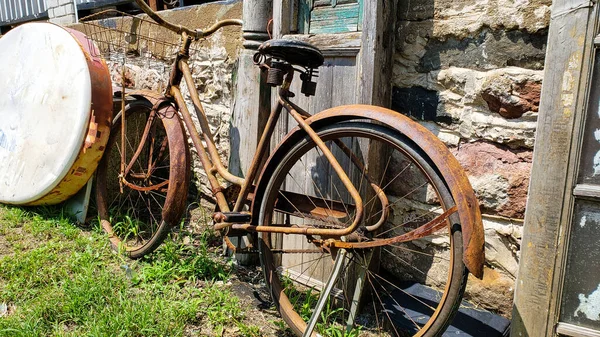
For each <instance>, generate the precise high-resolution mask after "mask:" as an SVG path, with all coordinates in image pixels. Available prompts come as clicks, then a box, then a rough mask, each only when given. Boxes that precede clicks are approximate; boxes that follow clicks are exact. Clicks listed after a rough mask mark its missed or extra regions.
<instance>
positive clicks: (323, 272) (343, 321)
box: [260, 123, 464, 336]
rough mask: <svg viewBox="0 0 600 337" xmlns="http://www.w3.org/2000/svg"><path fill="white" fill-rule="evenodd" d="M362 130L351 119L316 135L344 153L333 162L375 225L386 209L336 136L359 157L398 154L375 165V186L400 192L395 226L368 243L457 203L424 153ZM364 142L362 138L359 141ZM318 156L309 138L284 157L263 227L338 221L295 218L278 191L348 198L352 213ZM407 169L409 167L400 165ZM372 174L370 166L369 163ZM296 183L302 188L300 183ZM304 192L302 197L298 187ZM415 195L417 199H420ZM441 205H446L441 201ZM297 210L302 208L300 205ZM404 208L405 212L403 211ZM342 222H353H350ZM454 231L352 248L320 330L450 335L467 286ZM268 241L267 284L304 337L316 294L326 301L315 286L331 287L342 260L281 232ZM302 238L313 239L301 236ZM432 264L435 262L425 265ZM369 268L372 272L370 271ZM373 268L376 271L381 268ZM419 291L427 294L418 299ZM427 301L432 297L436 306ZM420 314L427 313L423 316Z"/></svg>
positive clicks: (372, 129) (369, 128)
mask: <svg viewBox="0 0 600 337" xmlns="http://www.w3.org/2000/svg"><path fill="white" fill-rule="evenodd" d="M356 125H357V124H356V123H355V124H352V123H350V124H347V125H345V126H342V127H330V128H327V129H324V130H321V131H320V136H321V137H322V138H323V139H324V140H326V141H327V143H328V145H329V148H330V149H331V150H332V152H334V154H335V153H336V152H337V153H338V156H336V157H338V160H339V161H340V164H342V166H344V165H346V166H345V168H346V170H347V172H350V173H349V176H351V178H352V179H353V181H354V183H355V186H358V189H359V190H360V192H361V195H364V196H365V197H366V198H365V197H363V202H364V203H365V205H366V210H367V215H366V217H365V221H366V222H369V221H371V222H372V221H373V220H372V219H371V218H377V214H378V210H377V209H376V206H375V205H376V204H379V208H381V204H380V203H378V202H377V201H376V200H377V199H376V198H375V199H374V198H373V192H370V193H371V194H370V195H369V194H368V193H369V191H368V189H367V188H366V187H365V186H367V185H368V181H367V180H366V179H365V178H364V176H365V170H364V169H358V168H357V167H356V165H353V164H351V163H350V161H349V160H344V159H341V158H342V157H346V158H347V156H343V155H341V154H342V151H340V149H339V146H338V145H337V144H336V142H334V141H333V139H336V138H341V139H343V141H344V143H345V144H347V145H348V147H349V148H353V149H356V151H355V153H358V152H361V153H362V154H364V153H365V152H368V151H369V149H370V148H371V147H374V146H383V148H386V147H389V148H390V149H392V150H393V152H394V153H393V154H392V155H390V156H389V157H388V158H386V159H385V160H383V162H384V164H383V165H381V160H379V162H380V163H379V165H380V166H381V167H383V168H385V169H384V170H380V171H386V172H387V173H384V174H382V175H381V177H378V178H377V180H378V182H377V183H378V184H379V185H380V186H381V187H384V186H385V187H386V188H385V189H386V194H387V193H390V195H392V193H395V194H401V195H400V196H397V198H395V199H394V201H393V203H392V205H393V206H394V207H393V209H394V213H393V214H392V215H391V216H390V218H391V219H393V220H394V221H396V223H394V225H391V224H390V222H394V221H388V223H386V224H385V225H384V227H382V228H381V229H379V230H378V232H377V233H376V234H369V235H364V237H363V238H362V239H363V240H376V239H378V238H379V237H390V236H396V235H400V234H402V233H405V232H406V231H408V230H410V229H414V228H417V227H419V226H421V225H423V223H426V222H427V221H425V220H429V219H430V218H432V217H433V218H435V216H436V215H437V214H439V213H440V212H441V211H442V210H444V209H447V208H449V207H451V206H452V198H451V197H450V193H449V192H448V191H447V189H446V187H445V185H444V184H443V182H442V180H441V178H440V177H438V176H437V172H436V171H435V170H434V169H433V168H431V166H430V165H429V163H428V162H427V160H425V159H423V158H422V157H420V155H421V154H420V153H419V152H418V151H415V150H414V149H413V148H412V147H411V146H407V145H405V144H403V143H402V142H398V141H396V142H392V141H391V140H392V138H391V137H390V135H389V131H386V130H385V129H384V128H382V127H379V126H373V125H364V124H361V126H356ZM358 138H365V139H366V140H362V141H359V140H355V139H358ZM404 141H406V140H404ZM353 142H354V143H353ZM366 143H368V144H366ZM336 147H337V149H336ZM308 149H310V150H308ZM319 151H320V150H315V149H314V148H313V145H312V142H311V141H309V140H307V139H305V140H303V141H302V142H301V143H300V144H298V145H296V146H295V147H294V148H293V149H292V151H290V153H291V154H288V155H287V156H286V157H285V158H284V160H283V161H282V164H280V165H279V167H278V168H277V169H276V170H275V172H273V174H274V178H273V180H272V181H271V182H270V183H269V186H268V187H267V190H266V191H267V192H266V193H267V194H266V197H265V199H264V200H263V207H262V208H261V209H262V210H263V214H261V219H260V222H261V223H262V224H263V225H272V222H276V223H282V224H296V225H298V226H303V225H321V226H328V225H331V224H332V223H333V222H334V221H332V220H331V217H328V218H327V219H322V218H319V219H315V218H314V217H311V216H308V217H307V216H305V215H300V213H301V212H300V211H297V212H295V213H296V214H297V215H296V216H294V215H291V214H290V212H287V211H282V210H277V209H273V207H274V205H275V202H276V200H277V198H278V197H277V196H279V198H285V195H283V194H281V193H277V194H275V193H273V192H272V191H276V190H279V189H280V188H281V187H283V188H284V189H287V190H294V192H302V193H308V194H312V195H313V196H314V197H315V198H321V199H325V200H331V199H336V200H338V201H341V200H345V201H344V203H345V204H346V205H347V206H345V207H347V208H349V209H350V208H351V207H350V206H348V205H350V204H351V203H350V202H348V197H347V196H344V195H342V194H343V193H342V192H341V191H340V188H339V185H340V184H339V178H337V180H338V181H337V182H336V178H334V179H331V180H330V181H329V182H327V180H323V179H321V178H322V176H323V175H324V174H326V173H324V172H328V170H329V169H330V168H328V166H329V165H330V164H328V163H327V162H326V161H324V160H321V161H319V158H320V157H322V156H321V155H322V154H320V153H319ZM305 152H306V153H305ZM353 152H354V151H353ZM388 152H389V149H388ZM363 157H364V156H363ZM314 158H317V161H316V164H310V163H309V162H310V161H311V159H314ZM376 161H377V160H376ZM402 163H404V165H401V164H402ZM366 168H367V170H368V169H369V167H368V165H367V167H366ZM302 170H304V171H305V172H310V171H311V170H312V173H310V174H304V175H302V174H301V173H299V172H301V171H302ZM401 172H404V173H401ZM319 174H320V175H319ZM418 174H420V175H421V177H420V178H421V179H422V180H424V181H426V182H425V184H423V185H421V186H419V184H420V183H419V184H416V185H415V184H414V182H415V181H419V177H417V175H418ZM406 176H408V177H410V178H411V180H412V182H411V181H404V180H403V181H402V184H400V183H399V180H398V179H399V178H398V177H401V178H402V179H405V178H406ZM300 180H302V182H299V181H300ZM323 181H325V182H326V183H327V184H329V187H328V188H327V191H325V188H324V187H323ZM365 181H366V183H365ZM307 186H309V187H310V188H307ZM300 189H301V190H303V191H298V190H300ZM400 192H402V193H400ZM417 194H419V196H416V195H417ZM336 197H337V198H336ZM373 200H375V201H373ZM400 200H403V201H400ZM423 200H428V201H427V202H425V203H421V204H420V205H418V206H419V207H417V205H416V204H417V203H418V201H423ZM436 200H437V201H436ZM440 200H442V201H443V202H439V201H440ZM400 206H401V207H400ZM369 207H370V208H371V209H369ZM419 208H420V209H419ZM436 208H437V209H436ZM298 209H301V207H299V206H298ZM402 209H404V210H405V212H404V213H403V214H399V211H400V210H402ZM380 210H381V209H380ZM380 210H379V211H380ZM348 213H351V211H349V212H348ZM369 214H370V215H369ZM402 217H406V221H402V222H398V221H397V219H399V218H402ZM456 219H457V217H456V214H454V215H453V216H452V217H451V220H452V223H458V221H456ZM344 221H345V223H346V224H347V223H348V221H349V220H348V219H345V220H344ZM350 222H351V221H350ZM365 224H367V223H365ZM398 224H400V225H401V226H400V225H398ZM386 226H387V227H386ZM401 227H402V228H401ZM457 229H458V228H457V227H454V228H453V229H451V227H450V226H447V227H446V229H445V231H444V232H436V233H433V234H432V235H430V236H429V237H427V238H423V239H420V240H418V241H415V242H409V243H406V244H393V245H391V246H383V247H380V248H376V249H365V250H355V251H352V252H350V254H349V258H348V259H347V263H346V267H345V269H344V271H343V273H342V275H344V276H342V277H341V278H340V280H338V282H337V283H336V287H337V289H336V288H334V289H335V290H334V291H333V293H334V295H331V296H330V300H329V301H328V305H326V308H325V309H324V310H323V312H322V313H321V319H320V324H319V323H318V324H317V329H316V332H318V333H319V334H321V335H323V336H327V335H332V336H333V335H336V334H337V335H347V336H358V335H360V336H371V335H373V336H379V335H384V336H385V335H389V336H429V335H435V333H436V332H437V331H438V330H441V329H444V328H445V327H446V325H447V323H448V321H449V319H450V318H451V317H452V314H453V312H454V309H455V306H456V305H457V303H458V302H459V299H460V296H461V295H462V289H463V286H464V284H463V283H462V279H463V278H464V277H463V273H464V266H463V265H462V261H461V260H462V259H461V258H460V257H461V256H462V255H461V254H462V240H461V236H460V231H459V230H457ZM369 236H371V237H369ZM290 237H291V236H290ZM262 238H263V242H262V248H263V263H264V266H265V273H266V277H267V282H268V283H270V286H271V290H272V292H273V295H274V298H275V300H276V302H278V305H279V309H280V312H281V313H282V316H283V318H284V319H285V320H286V321H287V322H288V324H290V325H291V326H292V328H293V330H294V331H295V332H296V334H299V335H300V334H301V333H302V332H303V331H304V329H305V326H306V321H307V320H308V318H309V317H310V316H311V315H312V309H313V308H312V307H313V305H314V302H315V297H316V298H318V297H319V295H320V294H319V291H318V290H317V289H319V288H320V287H322V283H323V282H324V281H326V279H327V274H328V268H329V267H330V266H331V264H332V261H333V258H332V257H333V256H335V255H336V254H335V252H334V253H332V254H330V253H329V252H327V251H323V250H322V249H321V248H320V247H318V245H314V244H309V243H298V241H297V240H294V239H290V238H286V237H284V236H283V235H275V234H264V235H263V236H262ZM300 239H302V240H304V241H306V240H307V239H306V238H298V240H300ZM309 239H310V238H309ZM311 256H312V257H311ZM427 259H429V260H430V261H429V262H427V261H425V260H427ZM323 261H326V262H323ZM364 265H369V266H370V267H368V268H365V267H364ZM374 265H375V267H374ZM423 266H424V267H423ZM369 268H371V269H374V270H375V269H376V270H378V272H374V271H372V270H369ZM421 269H423V270H421ZM316 270H319V271H316ZM348 270H351V271H348ZM361 274H364V276H362V284H363V287H362V289H363V290H362V291H355V289H356V288H357V286H356V285H355V284H356V279H360V278H361ZM457 282H458V283H457ZM358 288H361V287H358ZM432 291H435V292H434V293H432ZM422 292H425V294H421V293H422ZM350 294H352V295H350ZM357 294H362V295H360V296H359V295H357ZM357 296H358V298H359V299H360V300H359V301H358V303H359V305H355V306H353V305H352V303H356V302H357V300H356V298H357ZM431 298H434V299H435V300H434V302H433V303H432V302H431ZM402 302H404V303H402ZM407 302H410V303H409V304H408V305H407V304H405V303H407ZM369 306H372V309H369ZM357 308H358V309H357ZM427 311H428V312H427ZM353 315H354V316H355V318H354V319H352V318H350V320H353V321H354V324H355V325H356V326H355V327H354V328H353V330H349V329H348V328H347V327H346V325H347V323H348V320H349V317H352V316H353ZM424 316H426V317H425V318H423V317H424ZM336 330H337V331H336ZM383 332H385V333H383Z"/></svg>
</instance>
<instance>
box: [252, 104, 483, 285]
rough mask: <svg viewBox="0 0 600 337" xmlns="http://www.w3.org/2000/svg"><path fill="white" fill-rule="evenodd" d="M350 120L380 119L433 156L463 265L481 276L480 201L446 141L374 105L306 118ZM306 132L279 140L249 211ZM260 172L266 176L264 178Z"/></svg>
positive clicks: (315, 124) (318, 123) (319, 122)
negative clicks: (457, 229) (453, 216)
mask: <svg viewBox="0 0 600 337" xmlns="http://www.w3.org/2000/svg"><path fill="white" fill-rule="evenodd" d="M349 120H371V121H377V122H380V123H382V124H384V125H386V126H388V127H389V128H391V129H393V130H396V131H397V132H399V133H401V134H403V135H405V136H406V137H408V138H409V139H411V140H412V141H413V142H414V143H415V144H416V145H417V146H418V147H419V148H421V149H422V150H423V151H424V152H425V153H426V154H427V156H429V158H430V159H431V160H432V162H433V163H434V164H435V166H436V167H437V169H438V170H439V171H440V173H441V174H442V176H443V177H444V178H445V181H446V184H447V185H448V187H449V188H450V190H451V191H452V196H453V197H454V200H455V202H456V206H457V207H458V213H459V218H460V221H461V225H462V235H463V241H464V248H463V249H464V254H463V261H464V263H465V266H466V267H467V269H468V270H469V272H471V273H472V274H473V275H474V276H476V277H477V278H479V279H481V278H482V277H483V264H484V262H485V250H484V243H485V241H484V233H483V223H482V220H481V212H480V210H479V202H478V201H477V198H476V197H475V192H474V191H473V188H472V187H471V184H470V182H469V179H468V178H467V175H466V174H465V172H464V170H463V168H462V167H461V165H460V163H459V162H458V160H456V158H455V157H454V155H452V153H451V152H450V151H449V150H448V148H447V147H446V145H445V144H444V143H443V142H442V141H440V140H439V139H438V138H437V137H436V136H435V135H434V134H433V133H431V132H430V131H429V130H427V129H426V128H425V127H423V126H422V125H420V124H419V123H417V122H415V121H413V120H411V119H410V118H408V117H406V116H404V115H402V114H400V113H398V112H395V111H392V110H389V109H386V108H382V107H377V106H371V105H358V104H357V105H345V106H338V107H335V108H331V109H327V110H324V111H322V112H320V113H318V114H316V115H313V116H312V117H310V118H308V119H307V120H306V123H308V124H309V125H310V127H311V128H313V129H315V130H317V129H319V128H320V127H323V126H326V125H331V124H332V123H338V122H344V121H349ZM304 135H305V132H304V131H303V130H302V129H300V128H298V127H297V128H295V129H293V130H292V131H290V132H289V133H288V134H287V135H286V137H285V138H284V139H283V140H282V141H281V143H280V144H279V145H278V147H277V148H276V149H275V151H274V152H273V154H272V155H271V156H270V158H269V160H268V161H267V163H266V165H265V166H264V168H263V171H262V173H261V178H260V179H259V183H258V185H257V188H256V192H255V194H254V195H255V199H254V200H253V205H252V213H253V214H255V215H258V213H259V208H260V203H261V200H260V199H262V195H263V194H264V193H263V192H264V189H265V188H266V186H265V185H266V181H267V180H268V179H267V178H268V177H269V176H270V174H269V172H272V170H273V169H274V167H275V164H276V163H278V162H279V160H280V159H281V157H282V156H283V155H284V154H285V153H286V152H287V151H289V148H290V147H291V146H292V145H293V144H295V143H296V142H297V141H298V140H299V139H301V138H302V137H304ZM263 176H265V177H266V178H265V179H264V180H263V179H262V178H263ZM257 218H258V217H257V216H254V217H253V222H255V221H257Z"/></svg>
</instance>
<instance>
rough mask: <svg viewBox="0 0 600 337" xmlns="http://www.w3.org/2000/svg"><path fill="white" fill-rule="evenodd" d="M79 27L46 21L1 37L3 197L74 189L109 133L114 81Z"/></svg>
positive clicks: (25, 201)
mask: <svg viewBox="0 0 600 337" xmlns="http://www.w3.org/2000/svg"><path fill="white" fill-rule="evenodd" d="M98 55H99V53H98V52H97V51H96V49H95V47H94V45H93V43H92V42H91V41H89V40H88V39H87V38H86V37H85V36H84V35H83V34H82V33H80V32H77V31H74V30H70V29H66V28H63V27H60V26H57V25H54V24H50V23H29V24H24V25H21V26H18V27H16V28H14V29H13V30H11V31H9V32H8V33H7V34H6V35H4V36H3V37H2V38H0V74H1V75H0V202H1V203H7V204H16V205H51V204H57V203H60V202H62V201H65V200H66V199H68V198H69V197H71V196H72V195H74V194H75V193H77V191H79V190H80V189H81V188H82V187H83V186H84V185H85V184H86V183H87V182H88V180H89V179H90V177H91V176H92V174H93V172H94V171H95V169H96V166H97V164H98V162H99V161H100V158H101V157H102V153H103V151H104V148H105V146H106V142H107V141H108V136H109V131H110V123H111V119H112V85H111V81H110V73H109V70H108V67H107V65H106V63H105V62H104V61H103V60H102V59H101V58H100V57H99V56H98Z"/></svg>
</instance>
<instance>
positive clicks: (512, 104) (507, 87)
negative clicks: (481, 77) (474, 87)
mask: <svg viewBox="0 0 600 337" xmlns="http://www.w3.org/2000/svg"><path fill="white" fill-rule="evenodd" d="M500 79H504V81H502V80H500ZM500 79H496V80H491V81H490V80H489V79H488V81H487V82H486V83H485V84H484V89H483V91H482V93H481V95H482V98H483V99H484V100H485V101H486V102H487V104H488V107H489V108H490V111H492V112H497V113H499V114H500V115H501V116H502V117H505V118H519V117H521V116H523V114H525V113H527V112H538V109H539V105H540V95H541V91H542V83H540V82H537V81H531V80H525V81H523V82H514V81H510V80H506V78H500Z"/></svg>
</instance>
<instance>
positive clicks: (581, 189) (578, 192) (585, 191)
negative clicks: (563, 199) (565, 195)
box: [573, 184, 600, 198]
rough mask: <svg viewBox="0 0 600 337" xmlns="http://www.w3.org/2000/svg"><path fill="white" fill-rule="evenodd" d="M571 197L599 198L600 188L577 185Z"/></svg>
mask: <svg viewBox="0 0 600 337" xmlns="http://www.w3.org/2000/svg"><path fill="white" fill-rule="evenodd" d="M573 195H575V196H578V197H593V198H600V186H598V185H588V184H579V185H577V186H575V188H574V189H573Z"/></svg>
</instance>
